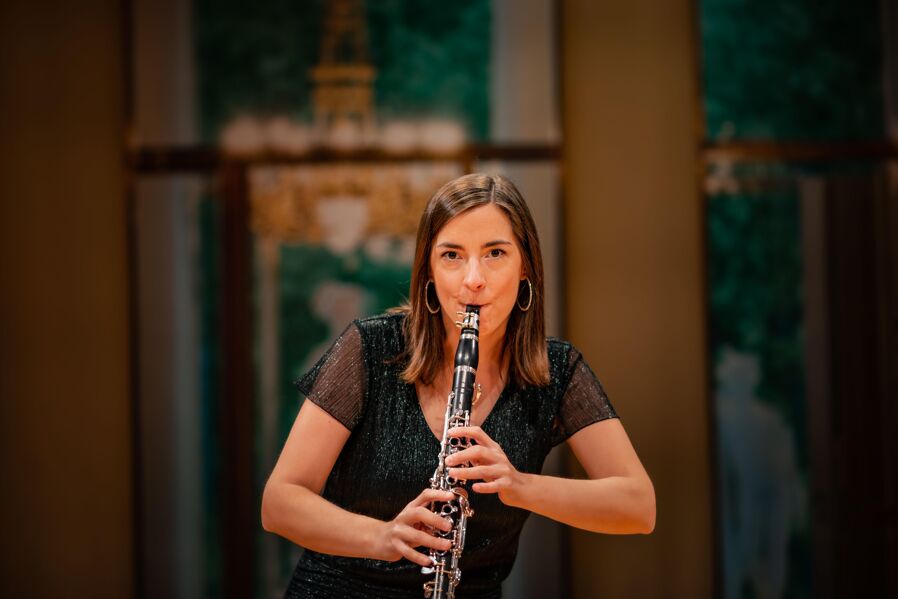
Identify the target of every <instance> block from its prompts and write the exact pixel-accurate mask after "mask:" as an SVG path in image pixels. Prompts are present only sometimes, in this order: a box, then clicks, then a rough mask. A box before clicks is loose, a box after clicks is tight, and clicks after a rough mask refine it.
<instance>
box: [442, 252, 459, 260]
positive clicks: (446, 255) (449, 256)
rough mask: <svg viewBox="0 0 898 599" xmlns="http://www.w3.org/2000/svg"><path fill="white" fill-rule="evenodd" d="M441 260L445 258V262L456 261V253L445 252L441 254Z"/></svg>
mask: <svg viewBox="0 0 898 599" xmlns="http://www.w3.org/2000/svg"><path fill="white" fill-rule="evenodd" d="M443 258H446V259H447V260H457V259H458V252H456V251H455V250H448V251H445V252H443Z"/></svg>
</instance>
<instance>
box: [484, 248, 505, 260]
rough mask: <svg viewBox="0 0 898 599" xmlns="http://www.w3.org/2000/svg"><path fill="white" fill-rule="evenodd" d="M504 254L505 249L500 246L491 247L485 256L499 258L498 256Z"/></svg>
mask: <svg viewBox="0 0 898 599" xmlns="http://www.w3.org/2000/svg"><path fill="white" fill-rule="evenodd" d="M504 254H505V250H503V249H501V248H493V249H491V250H490V251H489V253H488V254H487V257H489V258H499V257H501V256H503V255H504Z"/></svg>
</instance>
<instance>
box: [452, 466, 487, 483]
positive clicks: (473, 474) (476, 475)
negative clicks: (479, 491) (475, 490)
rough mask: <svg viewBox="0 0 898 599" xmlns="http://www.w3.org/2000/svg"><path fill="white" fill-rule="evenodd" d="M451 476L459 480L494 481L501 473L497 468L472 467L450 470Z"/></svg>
mask: <svg viewBox="0 0 898 599" xmlns="http://www.w3.org/2000/svg"><path fill="white" fill-rule="evenodd" d="M449 476H451V477H453V478H455V479H457V480H493V479H495V478H497V477H498V476H499V472H498V471H497V469H496V467H495V466H471V467H470V468H450V469H449Z"/></svg>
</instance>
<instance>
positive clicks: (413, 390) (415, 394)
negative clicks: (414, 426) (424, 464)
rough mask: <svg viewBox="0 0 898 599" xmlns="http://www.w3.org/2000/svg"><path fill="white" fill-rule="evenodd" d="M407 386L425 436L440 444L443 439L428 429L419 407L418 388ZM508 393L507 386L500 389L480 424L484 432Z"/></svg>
mask: <svg viewBox="0 0 898 599" xmlns="http://www.w3.org/2000/svg"><path fill="white" fill-rule="evenodd" d="M408 386H409V387H411V394H412V400H413V401H414V402H415V407H416V408H417V409H418V416H419V417H420V418H421V421H422V422H423V423H424V428H425V429H426V430H427V432H428V433H430V434H428V435H427V436H428V437H430V438H431V439H433V440H434V441H436V442H437V444H440V443H442V441H443V439H442V437H441V436H437V434H436V433H435V432H434V431H433V429H432V428H430V423H429V422H428V421H427V415H426V414H425V413H424V406H422V405H421V398H420V397H419V396H418V387H417V386H416V385H415V384H414V383H408ZM507 391H508V385H505V386H504V387H502V391H500V392H499V397H497V398H496V403H494V404H493V407H492V408H490V411H489V412H487V414H486V418H484V419H483V422H482V423H481V424H480V428H482V429H483V430H484V431H486V425H487V423H488V422H489V421H490V418H492V417H493V413H494V412H495V411H496V410H497V409H498V408H499V406H500V405H501V404H502V401H503V400H504V399H505V395H506V392H507Z"/></svg>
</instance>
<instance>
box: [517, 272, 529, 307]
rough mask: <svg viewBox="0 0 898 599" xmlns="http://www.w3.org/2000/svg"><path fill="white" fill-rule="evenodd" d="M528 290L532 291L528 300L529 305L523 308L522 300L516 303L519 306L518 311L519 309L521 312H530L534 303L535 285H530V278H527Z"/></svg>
mask: <svg viewBox="0 0 898 599" xmlns="http://www.w3.org/2000/svg"><path fill="white" fill-rule="evenodd" d="M527 289H529V290H530V296H529V297H528V298H527V305H526V306H522V305H521V301H520V299H518V301H517V302H515V303H516V304H517V305H518V309H519V310H520V311H521V312H526V311H527V310H529V309H530V304H532V303H533V284H532V283H530V277H527ZM518 295H520V293H519V294H518Z"/></svg>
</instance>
